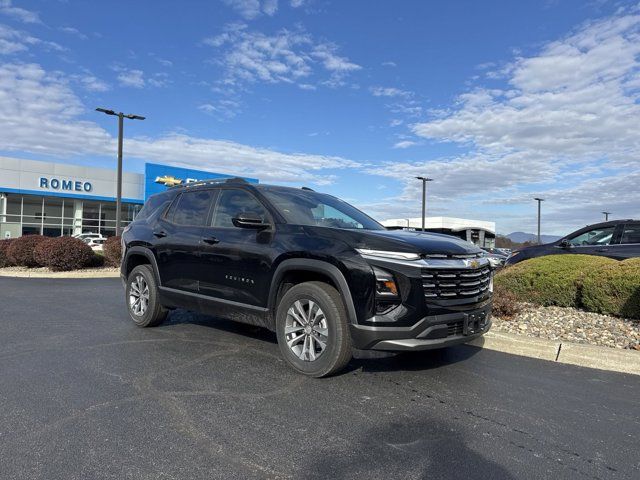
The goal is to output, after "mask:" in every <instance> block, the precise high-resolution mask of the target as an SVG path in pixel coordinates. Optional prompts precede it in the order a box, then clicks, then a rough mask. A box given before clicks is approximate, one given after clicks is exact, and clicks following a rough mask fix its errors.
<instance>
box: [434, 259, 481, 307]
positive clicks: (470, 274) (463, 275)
mask: <svg viewBox="0 0 640 480" xmlns="http://www.w3.org/2000/svg"><path fill="white" fill-rule="evenodd" d="M490 284H491V269H490V268H489V266H488V265H487V266H483V267H480V268H476V269H444V268H443V269H431V268H429V269H423V270H422V286H423V288H424V296H425V298H426V299H427V300H458V299H465V298H470V297H474V296H478V295H482V294H484V293H485V292H487V290H488V289H489V286H490Z"/></svg>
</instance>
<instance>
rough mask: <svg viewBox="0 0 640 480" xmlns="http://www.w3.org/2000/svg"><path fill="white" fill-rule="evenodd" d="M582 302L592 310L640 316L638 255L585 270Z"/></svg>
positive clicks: (627, 316) (639, 267) (639, 268)
mask: <svg viewBox="0 0 640 480" xmlns="http://www.w3.org/2000/svg"><path fill="white" fill-rule="evenodd" d="M582 304H583V305H584V307H585V308H586V309H588V310H590V311H593V312H598V313H605V314H609V315H618V316H621V317H626V318H640V259H639V258H633V259H630V260H625V261H623V262H616V263H615V264H612V265H608V266H606V267H605V268H601V269H598V270H594V271H591V272H588V273H587V275H586V276H585V278H584V282H583V286H582Z"/></svg>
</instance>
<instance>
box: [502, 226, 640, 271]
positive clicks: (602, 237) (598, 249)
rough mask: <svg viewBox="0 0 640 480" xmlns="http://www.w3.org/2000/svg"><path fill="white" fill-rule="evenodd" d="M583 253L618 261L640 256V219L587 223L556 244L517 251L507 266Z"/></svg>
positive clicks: (546, 244) (509, 259)
mask: <svg viewBox="0 0 640 480" xmlns="http://www.w3.org/2000/svg"><path fill="white" fill-rule="evenodd" d="M572 253H573V254H576V253H578V254H582V255H596V256H600V257H609V258H613V259H614V260H626V259H627V258H635V257H640V220H630V219H629V220H611V221H609V222H603V223H598V224H595V225H587V226H586V227H584V228H581V229H580V230H576V231H575V232H573V233H570V234H569V235H567V236H566V237H563V238H561V239H560V240H557V241H555V242H552V243H545V244H543V245H534V246H531V247H526V248H523V249H521V250H517V251H515V252H513V253H512V254H511V255H510V256H509V258H508V259H507V262H506V265H513V264H514V263H518V262H521V261H523V260H528V259H530V258H535V257H542V256H545V255H559V254H572Z"/></svg>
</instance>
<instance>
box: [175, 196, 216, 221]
mask: <svg viewBox="0 0 640 480" xmlns="http://www.w3.org/2000/svg"><path fill="white" fill-rule="evenodd" d="M214 198H215V192H214V191H213V190H195V191H192V192H184V193H183V194H182V195H180V198H178V199H177V200H176V202H175V203H174V204H173V205H172V206H171V209H170V210H169V212H168V213H167V220H169V221H170V222H173V223H175V224H177V225H191V226H203V225H205V224H206V223H207V219H208V217H209V209H210V207H211V203H212V202H213V199H214Z"/></svg>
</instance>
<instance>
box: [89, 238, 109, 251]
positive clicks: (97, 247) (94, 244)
mask: <svg viewBox="0 0 640 480" xmlns="http://www.w3.org/2000/svg"><path fill="white" fill-rule="evenodd" d="M106 241H107V239H106V238H87V239H86V240H85V242H86V244H87V245H89V246H90V247H91V250H93V251H95V252H101V251H102V248H103V246H104V242H106Z"/></svg>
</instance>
